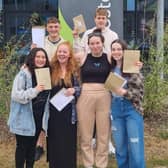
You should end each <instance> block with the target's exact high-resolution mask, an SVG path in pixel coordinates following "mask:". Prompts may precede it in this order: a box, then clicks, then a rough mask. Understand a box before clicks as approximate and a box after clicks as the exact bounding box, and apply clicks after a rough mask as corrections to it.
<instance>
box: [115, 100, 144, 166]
mask: <svg viewBox="0 0 168 168" xmlns="http://www.w3.org/2000/svg"><path fill="white" fill-rule="evenodd" d="M112 135H113V139H114V142H115V145H116V159H117V164H118V167H119V168H145V158H144V125H143V117H142V116H141V114H140V113H138V112H137V111H136V109H135V108H134V106H133V104H132V103H131V102H130V101H129V100H127V99H125V98H123V97H113V98H112Z"/></svg>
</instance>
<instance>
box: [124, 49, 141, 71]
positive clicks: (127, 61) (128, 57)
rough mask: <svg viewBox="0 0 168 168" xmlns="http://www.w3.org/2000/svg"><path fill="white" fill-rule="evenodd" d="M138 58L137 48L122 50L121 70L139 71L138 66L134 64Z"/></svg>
mask: <svg viewBox="0 0 168 168" xmlns="http://www.w3.org/2000/svg"><path fill="white" fill-rule="evenodd" d="M139 59H140V51H139V50H125V51H124V62H123V72H124V73H139V69H140V68H139V67H138V66H137V65H136V63H137V62H139Z"/></svg>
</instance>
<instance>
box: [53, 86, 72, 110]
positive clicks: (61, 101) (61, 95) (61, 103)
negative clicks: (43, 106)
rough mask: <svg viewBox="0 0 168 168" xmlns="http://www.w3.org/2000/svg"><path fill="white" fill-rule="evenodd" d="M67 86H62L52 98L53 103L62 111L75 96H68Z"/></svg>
mask: <svg viewBox="0 0 168 168" xmlns="http://www.w3.org/2000/svg"><path fill="white" fill-rule="evenodd" d="M65 91H66V89H65V88H62V89H61V90H60V91H59V92H58V93H56V94H55V95H54V96H53V97H52V98H51V99H50V102H51V104H52V105H53V106H54V107H55V108H56V109H57V110H58V111H61V110H62V109H63V108H64V107H65V106H66V105H67V104H69V103H70V102H71V101H72V100H73V99H74V96H66V95H65Z"/></svg>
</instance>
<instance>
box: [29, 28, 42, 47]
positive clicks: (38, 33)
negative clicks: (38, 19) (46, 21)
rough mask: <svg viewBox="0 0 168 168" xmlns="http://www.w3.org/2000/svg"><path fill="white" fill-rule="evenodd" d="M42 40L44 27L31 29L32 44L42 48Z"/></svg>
mask: <svg viewBox="0 0 168 168" xmlns="http://www.w3.org/2000/svg"><path fill="white" fill-rule="evenodd" d="M44 39H45V27H44V26H35V27H32V42H33V44H36V45H37V47H41V48H44Z"/></svg>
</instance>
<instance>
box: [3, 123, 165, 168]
mask: <svg viewBox="0 0 168 168" xmlns="http://www.w3.org/2000/svg"><path fill="white" fill-rule="evenodd" d="M167 128H168V124H167V122H164V123H163V124H161V123H158V122H157V124H156V123H151V122H149V121H145V156H146V165H147V166H146V168H168V132H167ZM4 132H7V131H4ZM2 133H3V127H2V129H1V132H0V134H1V135H4V133H3V134H2ZM4 140H5V141H4ZM14 153H15V139H14V138H13V137H11V136H10V135H9V136H7V138H6V139H4V138H3V141H0V168H15V163H14ZM45 154H46V153H45ZM77 160H78V162H77V164H78V168H83V166H82V162H81V153H80V149H79V148H78V158H77ZM47 167H48V164H47V163H46V157H45V155H43V157H42V159H41V160H39V161H37V162H36V163H35V166H34V168H47ZM107 168H117V165H116V160H115V157H114V156H109V164H108V167H107Z"/></svg>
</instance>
